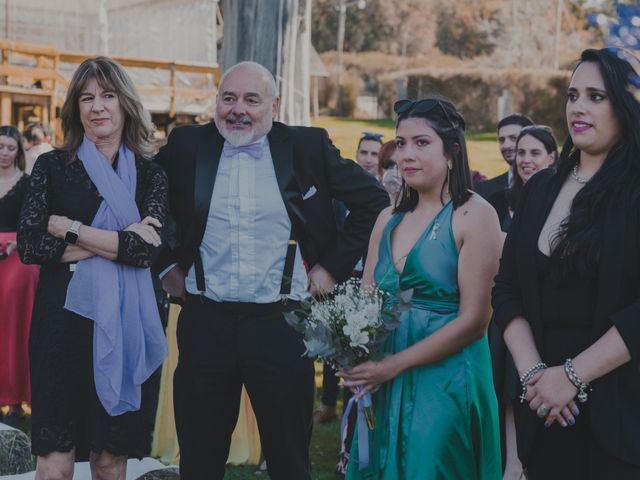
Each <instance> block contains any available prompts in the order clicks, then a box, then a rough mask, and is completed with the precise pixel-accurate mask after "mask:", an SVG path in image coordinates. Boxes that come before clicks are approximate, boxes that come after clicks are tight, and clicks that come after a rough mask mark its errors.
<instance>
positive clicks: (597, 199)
mask: <svg viewBox="0 0 640 480" xmlns="http://www.w3.org/2000/svg"><path fill="white" fill-rule="evenodd" d="M628 59H633V61H634V62H637V61H638V60H637V59H636V58H635V57H633V56H632V55H631V54H630V53H628V52H626V51H624V50H621V49H617V48H611V49H600V50H596V49H587V50H585V51H583V52H582V55H581V56H580V61H579V62H578V64H577V65H576V67H575V68H574V70H573V74H575V71H576V69H577V68H578V66H580V65H581V64H582V63H584V62H593V63H595V64H597V65H598V68H599V70H600V74H601V75H602V79H603V80H604V85H605V89H606V93H607V96H608V98H609V101H610V102H611V106H612V108H613V111H614V114H615V116H616V117H617V119H618V121H619V125H620V130H621V131H620V138H619V139H618V141H617V143H616V144H615V145H613V147H612V148H611V149H610V150H609V152H608V153H607V156H606V158H605V160H604V163H603V164H602V166H601V167H600V169H599V170H598V171H597V172H596V173H595V174H594V175H593V176H592V177H591V179H589V181H588V182H587V183H586V185H585V186H584V187H583V188H582V189H581V190H580V191H579V192H578V193H577V194H576V196H575V197H574V199H573V202H572V204H571V210H570V212H569V215H568V217H567V218H566V219H565V220H564V221H563V222H562V224H561V225H560V230H559V232H558V234H557V236H556V237H555V238H554V239H553V245H552V246H553V249H552V253H551V257H552V260H554V261H555V262H556V263H557V265H559V269H560V273H561V274H562V275H563V276H568V275H569V274H572V273H573V274H578V275H584V276H594V275H596V274H597V271H598V264H599V262H600V253H601V247H602V245H601V240H602V229H603V228H604V227H603V224H604V219H605V215H606V213H607V210H608V207H609V205H611V203H612V202H615V201H622V202H624V203H622V205H625V206H624V207H622V208H625V211H626V212H628V214H637V210H638V208H637V203H638V196H639V192H640V130H639V129H638V125H640V104H639V103H638V101H637V100H636V97H635V96H634V92H633V90H634V89H633V86H632V82H634V83H635V82H637V79H638V76H637V74H636V73H635V70H634V68H633V66H632V65H631V64H630V63H629V60H628ZM573 74H572V76H573ZM579 161H580V150H578V149H577V148H575V147H574V144H573V141H572V140H571V137H570V136H569V137H568V138H567V140H566V142H565V144H564V146H563V148H562V153H561V154H560V159H559V160H558V173H559V174H560V175H564V176H567V175H569V172H570V171H571V169H572V168H573V167H574V165H575V164H576V163H577V162H579Z"/></svg>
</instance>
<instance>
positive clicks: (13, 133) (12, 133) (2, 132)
mask: <svg viewBox="0 0 640 480" xmlns="http://www.w3.org/2000/svg"><path fill="white" fill-rule="evenodd" d="M0 136H2V137H9V138H13V139H14V140H15V141H16V143H17V144H18V150H17V152H16V159H15V161H14V165H15V166H16V167H18V170H22V171H23V172H24V169H25V168H26V166H27V160H26V158H25V156H24V146H23V145H22V135H20V130H18V129H17V128H16V127H14V126H13V125H3V126H2V127H0Z"/></svg>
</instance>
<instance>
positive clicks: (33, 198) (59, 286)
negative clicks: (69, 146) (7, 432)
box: [18, 150, 167, 459]
mask: <svg viewBox="0 0 640 480" xmlns="http://www.w3.org/2000/svg"><path fill="white" fill-rule="evenodd" d="M136 168H137V184H136V185H137V187H136V203H137V205H138V209H139V211H140V216H141V218H144V217H146V216H147V215H150V216H152V217H155V218H157V219H158V220H160V222H162V223H164V222H165V215H166V196H167V180H166V175H165V173H164V171H163V170H162V168H161V167H160V166H158V165H157V164H155V163H152V162H150V161H147V160H144V159H140V158H136ZM101 202H102V198H101V197H100V194H99V192H98V190H97V189H96V187H95V185H94V184H93V183H92V182H91V180H90V178H89V176H88V175H87V172H86V170H85V169H84V166H83V165H82V162H80V161H78V160H71V159H70V155H69V153H68V152H65V151H61V150H54V151H52V152H49V153H46V154H43V155H41V156H40V157H39V159H38V161H37V162H36V165H35V167H34V169H33V172H32V174H31V181H30V183H29V188H28V191H27V195H26V198H25V201H24V205H23V208H22V212H21V215H20V219H19V223H18V249H19V251H20V256H21V257H22V260H23V261H24V262H25V263H36V264H40V265H41V273H40V280H39V282H38V288H37V291H36V298H35V303H34V309H33V319H32V324H31V336H30V340H29V356H30V362H31V396H32V410H33V416H32V432H31V437H32V440H31V442H32V451H33V453H34V454H35V455H41V456H44V455H47V454H48V453H50V452H53V451H58V452H68V451H71V449H72V448H74V447H75V449H76V458H78V459H86V458H87V457H88V455H89V452H90V451H94V452H97V453H99V452H101V451H102V450H106V451H107V452H109V453H111V454H114V455H127V456H130V457H137V458H141V457H143V456H145V455H146V454H147V453H148V452H149V449H150V445H151V431H152V425H153V420H154V418H153V416H154V414H155V412H153V411H150V409H148V408H145V405H147V404H148V403H149V400H150V392H149V388H148V386H147V385H148V384H147V383H145V384H144V385H143V388H142V406H141V409H140V410H139V411H137V412H128V413H125V414H123V415H119V416H114V417H111V416H109V415H108V414H107V413H106V411H105V410H104V408H103V407H102V404H101V403H100V401H99V399H98V396H97V394H96V389H95V385H94V381H93V365H92V361H93V359H92V340H93V322H92V321H91V320H89V319H87V318H84V317H81V316H78V315H76V314H74V313H71V312H69V311H67V310H64V303H65V299H66V294H67V286H68V284H69V281H70V279H71V276H72V275H73V273H72V272H71V269H70V267H69V264H63V263H61V258H62V255H63V253H64V251H65V248H66V244H65V242H64V241H63V240H61V239H58V238H55V237H53V236H52V235H49V234H48V233H47V222H48V217H49V215H52V214H55V215H63V216H66V217H68V218H70V219H73V220H80V221H81V222H82V223H83V224H86V225H90V224H91V222H92V221H93V217H94V216H95V214H96V212H97V210H98V207H99V206H100V203H101ZM157 253H158V248H155V247H153V246H151V245H149V244H147V243H145V242H144V241H143V240H142V238H141V237H140V236H139V235H137V234H136V233H133V232H124V231H120V232H118V257H117V259H116V261H117V262H122V263H124V264H127V265H132V266H135V267H140V268H148V267H150V266H151V264H152V262H153V261H154V259H155V257H156V255H157Z"/></svg>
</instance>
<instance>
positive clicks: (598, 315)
mask: <svg viewBox="0 0 640 480" xmlns="http://www.w3.org/2000/svg"><path fill="white" fill-rule="evenodd" d="M630 60H631V61H633V62H637V60H635V58H634V57H631V56H630V54H628V53H626V52H624V51H622V50H616V49H602V50H593V49H588V50H585V51H584V52H583V53H582V56H581V59H580V62H579V63H578V65H577V67H576V68H575V70H574V71H573V75H572V77H571V82H570V85H569V89H568V94H567V106H566V115H567V124H568V127H569V132H570V137H569V138H568V139H567V141H566V142H565V144H564V148H563V150H562V154H561V155H560V159H559V161H558V166H557V168H556V169H547V170H544V171H542V172H540V173H538V174H537V175H535V176H534V177H533V178H532V179H531V180H530V181H529V182H527V184H526V186H525V187H524V189H523V191H522V195H521V199H520V202H519V205H518V208H517V209H516V212H515V215H514V219H513V223H512V225H511V228H510V231H509V234H508V236H507V239H506V242H505V247H504V251H503V255H502V261H501V265H500V272H499V274H498V276H497V277H496V285H495V288H494V292H493V306H494V311H495V321H496V324H497V325H498V326H499V327H500V328H501V329H502V331H503V332H504V339H505V341H506V343H507V346H508V347H509V350H510V351H511V354H512V355H513V359H514V361H515V365H516V368H517V370H518V374H519V376H520V382H521V389H522V392H521V399H522V402H523V403H522V404H520V403H519V404H518V405H519V408H517V409H516V411H515V419H516V431H517V437H518V452H519V457H520V459H521V460H522V462H523V464H524V466H525V468H526V469H527V474H528V478H529V479H530V480H536V479H549V478H562V479H567V480H571V479H581V480H582V479H609V478H611V479H613V478H615V479H623V480H624V479H637V478H640V436H639V435H638V429H639V428H640V413H638V405H640V375H639V374H638V357H639V355H640V301H639V298H638V291H639V289H640V265H639V263H640V257H639V253H640V250H639V248H638V246H639V240H640V238H639V231H640V229H639V227H640V218H639V217H638V215H639V212H640V209H639V208H638V207H639V201H640V130H639V129H638V125H639V124H640V105H639V104H638V101H637V99H636V97H635V95H634V90H633V84H634V83H636V84H637V79H638V76H637V74H636V72H635V71H634V68H633V66H632V65H631V63H630ZM520 405H521V406H520Z"/></svg>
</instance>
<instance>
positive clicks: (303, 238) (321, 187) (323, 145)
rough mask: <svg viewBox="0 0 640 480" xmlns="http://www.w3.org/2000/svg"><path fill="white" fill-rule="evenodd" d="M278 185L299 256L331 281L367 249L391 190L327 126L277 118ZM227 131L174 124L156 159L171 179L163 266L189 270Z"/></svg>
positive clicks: (159, 265) (273, 137) (273, 135)
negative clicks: (171, 232) (172, 236)
mask: <svg viewBox="0 0 640 480" xmlns="http://www.w3.org/2000/svg"><path fill="white" fill-rule="evenodd" d="M267 138H268V140H269V148H270V150H271V157H272V159H273V165H274V170H275V175H276V178H277V181H278V187H279V189H280V193H281V194H282V199H283V200H284V205H285V207H286V209H287V213H288V215H289V218H290V220H291V222H292V229H293V234H294V237H295V239H296V240H297V241H298V245H299V247H300V251H301V254H302V258H303V260H304V261H305V263H306V265H307V266H308V267H309V268H311V267H312V266H313V265H315V264H320V265H322V266H323V267H324V268H325V269H326V270H327V271H329V273H331V274H332V275H333V277H334V278H335V279H336V281H341V280H343V279H345V278H347V277H348V276H349V275H350V274H351V272H352V270H353V266H354V265H355V264H356V262H357V261H358V259H359V258H360V257H361V256H362V252H363V251H365V249H366V247H367V244H368V241H369V236H370V234H371V230H372V229H373V225H374V223H375V221H376V218H377V216H378V214H379V213H380V211H381V210H382V209H384V208H385V207H386V206H388V205H389V196H388V195H387V193H386V192H385V190H384V189H383V188H382V187H381V186H380V184H379V183H378V181H377V180H376V179H375V178H374V177H373V176H371V175H369V174H367V173H366V172H365V171H364V170H363V169H362V168H361V167H360V166H359V165H358V164H357V163H356V162H353V161H351V160H345V159H343V158H342V157H341V156H340V152H339V151H338V149H336V148H335V147H334V146H333V144H332V143H331V142H330V140H329V137H328V135H327V132H326V131H325V130H324V129H319V128H311V127H289V126H287V125H284V124H282V123H278V122H274V124H273V127H272V129H271V131H270V132H269V134H268V135H267ZM223 145H224V138H223V137H222V135H220V133H219V132H218V130H217V128H216V126H215V124H214V123H213V122H212V123H208V124H206V125H191V126H186V127H178V128H176V129H174V130H173V131H172V132H171V134H170V135H169V138H168V142H167V144H166V145H165V146H164V147H162V148H161V149H160V152H159V153H158V155H157V157H156V160H157V161H158V162H159V163H160V164H161V165H162V166H163V167H164V168H165V170H166V172H167V176H168V179H169V209H170V213H171V216H172V218H173V221H174V222H175V226H176V241H175V245H173V247H172V248H168V247H165V248H164V249H163V251H162V253H161V255H160V258H159V260H158V262H156V267H155V270H156V271H162V270H163V269H165V268H166V267H168V266H169V265H171V263H174V262H177V263H178V264H179V265H180V267H181V268H182V269H183V271H184V272H185V273H186V272H187V271H188V270H189V268H190V267H191V265H192V264H193V262H194V259H195V255H196V253H197V251H198V249H199V247H200V243H201V241H202V237H203V235H204V232H205V227H206V224H207V218H208V215H209V206H210V203H211V195H212V193H213V187H214V183H215V180H216V172H217V169H218V164H219V162H220V155H221V153H222V147H223ZM333 199H337V200H341V201H342V202H344V203H345V205H346V206H347V208H348V209H349V212H350V213H349V216H348V217H347V218H346V219H345V221H344V226H343V228H342V230H341V231H340V232H338V230H337V228H336V219H335V215H334V208H333V203H332V200H333Z"/></svg>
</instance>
